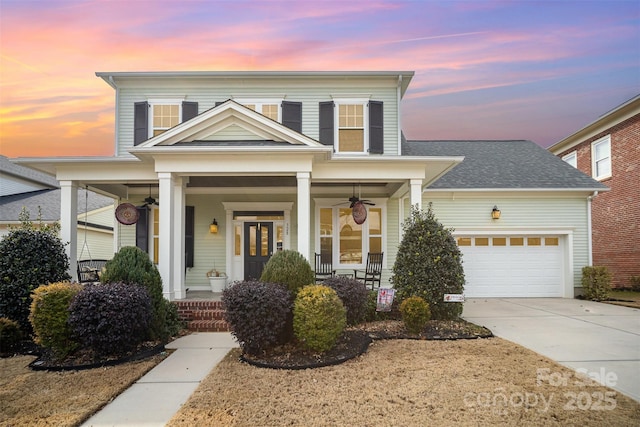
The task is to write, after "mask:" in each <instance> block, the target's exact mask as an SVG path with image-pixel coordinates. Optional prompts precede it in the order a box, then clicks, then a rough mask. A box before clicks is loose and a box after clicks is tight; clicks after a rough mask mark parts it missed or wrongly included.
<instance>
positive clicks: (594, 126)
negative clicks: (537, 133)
mask: <svg viewBox="0 0 640 427" xmlns="http://www.w3.org/2000/svg"><path fill="white" fill-rule="evenodd" d="M638 114H640V94H639V95H636V96H635V97H633V98H631V99H630V100H628V101H626V102H624V103H622V104H621V105H619V106H617V107H616V108H614V109H613V110H611V111H609V112H607V113H605V114H603V115H602V116H600V117H599V118H598V119H596V120H595V121H593V122H591V123H589V124H588V125H586V126H585V127H583V128H582V129H580V130H578V131H577V132H575V133H573V134H571V135H569V136H568V137H566V138H564V139H563V140H561V141H559V142H557V143H555V144H553V145H552V146H551V147H549V148H548V150H549V151H551V152H552V153H554V154H559V153H561V152H563V151H566V150H568V149H570V148H573V147H574V146H576V145H578V144H580V143H581V142H584V141H586V140H588V139H590V138H592V137H594V136H596V135H598V134H599V133H602V132H605V131H607V130H608V129H610V128H612V127H613V126H615V125H617V124H618V123H622V122H623V121H625V120H627V119H630V118H631V117H633V116H636V115H638Z"/></svg>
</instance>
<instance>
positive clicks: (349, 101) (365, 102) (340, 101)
mask: <svg viewBox="0 0 640 427" xmlns="http://www.w3.org/2000/svg"><path fill="white" fill-rule="evenodd" d="M369 101H370V97H358V98H333V103H334V108H333V123H334V126H333V132H334V134H333V141H334V144H333V146H334V152H335V153H336V154H349V155H368V154H369ZM340 105H362V126H363V132H362V138H363V141H362V151H342V150H341V149H340Z"/></svg>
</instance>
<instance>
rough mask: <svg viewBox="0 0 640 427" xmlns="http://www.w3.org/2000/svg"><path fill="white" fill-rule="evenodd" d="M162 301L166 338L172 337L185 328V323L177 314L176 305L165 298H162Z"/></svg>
mask: <svg viewBox="0 0 640 427" xmlns="http://www.w3.org/2000/svg"><path fill="white" fill-rule="evenodd" d="M163 301H164V304H165V310H164V313H165V316H166V321H165V324H166V328H167V336H169V337H174V336H176V335H178V334H179V333H180V331H181V330H182V329H184V328H185V323H184V321H183V320H182V319H181V318H180V315H179V314H178V304H176V303H175V302H172V301H169V300H167V299H166V298H163Z"/></svg>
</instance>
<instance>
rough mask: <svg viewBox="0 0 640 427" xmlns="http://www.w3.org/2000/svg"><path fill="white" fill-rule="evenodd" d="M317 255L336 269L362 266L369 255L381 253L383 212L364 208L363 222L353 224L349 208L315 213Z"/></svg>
mask: <svg viewBox="0 0 640 427" xmlns="http://www.w3.org/2000/svg"><path fill="white" fill-rule="evenodd" d="M318 213H319V222H320V224H319V225H320V227H319V243H320V253H321V254H322V255H324V256H327V255H328V256H330V257H331V259H332V260H333V264H334V267H336V268H353V267H358V266H362V265H363V264H364V263H365V262H366V259H367V254H368V253H369V252H383V227H382V224H383V218H382V214H383V209H382V208H381V207H375V206H367V220H366V221H365V222H364V223H362V224H357V223H356V221H355V220H354V219H353V215H352V214H353V212H352V209H351V208H349V207H321V208H320V209H319V212H318Z"/></svg>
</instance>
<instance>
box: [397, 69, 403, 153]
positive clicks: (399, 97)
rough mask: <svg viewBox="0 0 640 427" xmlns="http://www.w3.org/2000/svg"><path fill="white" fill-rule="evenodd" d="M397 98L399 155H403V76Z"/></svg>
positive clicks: (400, 78)
mask: <svg viewBox="0 0 640 427" xmlns="http://www.w3.org/2000/svg"><path fill="white" fill-rule="evenodd" d="M396 97H397V100H396V102H397V107H396V111H397V114H398V116H397V119H398V155H399V156H400V155H402V117H401V116H402V115H401V113H400V101H401V100H402V74H400V75H399V76H398V88H397V89H396Z"/></svg>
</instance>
